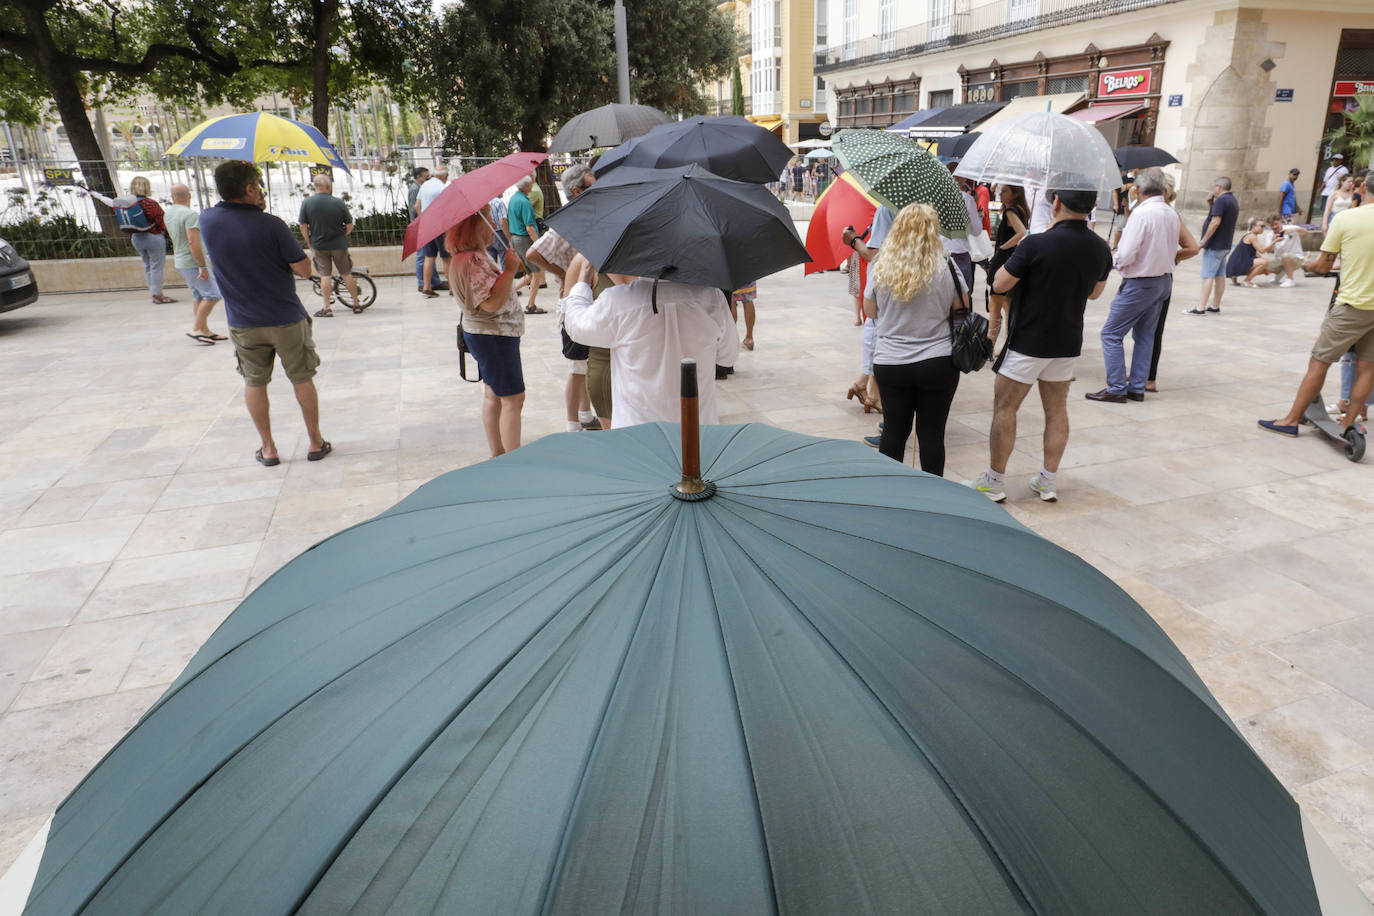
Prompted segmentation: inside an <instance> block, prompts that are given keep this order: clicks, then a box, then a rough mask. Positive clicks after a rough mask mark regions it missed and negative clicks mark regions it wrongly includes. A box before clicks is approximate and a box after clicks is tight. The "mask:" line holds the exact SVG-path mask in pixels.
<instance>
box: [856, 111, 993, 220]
mask: <svg viewBox="0 0 1374 916" xmlns="http://www.w3.org/2000/svg"><path fill="white" fill-rule="evenodd" d="M834 150H835V155H836V156H838V157H839V159H840V163H841V164H842V165H843V166H844V167H845V168H846V169H848V171H849V174H851V175H853V176H854V177H855V178H856V179H857V180H858V182H859V184H861V185H863V189H864V190H865V191H867V192H868V193H869V195H870V196H871V197H873V199H874V200H876V201H878V203H880V204H882V205H884V206H885V207H888V208H890V209H891V210H892V211H893V212H896V211H898V210H900V209H902V208H903V207H905V206H906V205H907V204H930V206H932V207H934V208H935V212H936V213H937V214H939V216H940V234H941V235H944V236H945V237H946V238H952V239H961V238H964V237H966V236H967V235H968V228H969V226H968V210H967V208H965V206H964V196H963V194H962V193H961V192H960V191H959V185H958V184H957V183H956V182H955V180H954V176H952V175H950V173H949V170H948V169H946V168H945V166H944V164H943V163H941V162H940V160H939V159H937V158H936V157H935V156H933V155H931V154H930V153H929V152H927V151H926V150H925V149H923V148H922V147H920V146H918V145H917V144H916V143H915V142H914V141H912V140H908V139H907V138H906V137H903V136H901V135H899V134H893V133H888V132H887V131H885V130H843V131H840V132H839V133H838V134H836V135H835V143H834Z"/></svg>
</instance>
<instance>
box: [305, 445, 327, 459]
mask: <svg viewBox="0 0 1374 916" xmlns="http://www.w3.org/2000/svg"><path fill="white" fill-rule="evenodd" d="M332 451H334V446H332V445H330V444H329V443H328V442H326V443H324V444H323V445H321V446H320V448H319V450H318V451H314V452H306V453H305V460H306V461H319V460H320V459H321V458H323V457H324V456H325V455H328V454H329V453H330V452H332Z"/></svg>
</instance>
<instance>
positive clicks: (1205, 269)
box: [1188, 176, 1240, 315]
mask: <svg viewBox="0 0 1374 916" xmlns="http://www.w3.org/2000/svg"><path fill="white" fill-rule="evenodd" d="M1210 200H1211V204H1212V208H1211V209H1210V210H1208V211H1207V222H1205V223H1203V224H1202V235H1200V236H1199V237H1198V242H1199V244H1201V246H1202V304H1201V305H1199V306H1198V307H1197V308H1195V309H1189V311H1188V314H1190V315H1202V314H1205V313H1206V312H1219V311H1221V294H1222V293H1224V292H1226V256H1227V255H1229V254H1230V253H1231V242H1232V241H1233V239H1234V237H1235V234H1236V220H1237V219H1238V218H1239V217H1240V204H1239V203H1237V202H1236V195H1234V194H1232V193H1231V179H1229V178H1226V177H1225V176H1223V177H1221V178H1218V179H1217V180H1216V182H1215V183H1214V184H1213V186H1212V196H1211V198H1210ZM1209 299H1213V300H1214V301H1213V302H1212V304H1211V305H1208V304H1207V300H1209Z"/></svg>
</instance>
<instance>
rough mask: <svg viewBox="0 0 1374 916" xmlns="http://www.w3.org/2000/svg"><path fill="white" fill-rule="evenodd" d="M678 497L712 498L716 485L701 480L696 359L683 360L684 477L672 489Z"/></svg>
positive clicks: (690, 498) (699, 417)
mask: <svg viewBox="0 0 1374 916" xmlns="http://www.w3.org/2000/svg"><path fill="white" fill-rule="evenodd" d="M671 490H672V494H673V495H674V496H675V497H677V498H678V499H682V500H687V501H689V502H695V501H697V500H699V499H710V498H711V497H712V496H713V495H715V492H716V485H715V484H714V483H712V482H711V481H709V480H702V479H701V414H700V411H699V409H698V407H697V361H696V360H694V359H684V360H683V361H682V480H681V481H679V482H678V483H676V484H674V485H673V486H672V488H671Z"/></svg>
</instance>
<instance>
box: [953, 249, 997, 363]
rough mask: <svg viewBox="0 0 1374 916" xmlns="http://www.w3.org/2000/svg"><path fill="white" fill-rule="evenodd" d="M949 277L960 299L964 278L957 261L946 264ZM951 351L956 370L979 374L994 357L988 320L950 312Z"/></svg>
mask: <svg viewBox="0 0 1374 916" xmlns="http://www.w3.org/2000/svg"><path fill="white" fill-rule="evenodd" d="M945 264H946V266H948V267H949V277H950V279H951V280H953V281H954V295H955V296H959V290H960V289H961V288H962V287H961V285H960V282H959V281H960V277H959V274H958V273H957V272H956V271H957V268H956V267H955V266H954V261H953V259H950V260H947V261H946V262H945ZM949 347H950V357H951V358H952V359H953V360H954V368H956V369H958V370H959V371H960V372H964V373H968V372H977V371H978V370H979V369H981V368H983V364H984V363H986V362H987V361H988V359H989V358H990V357H991V356H992V341H991V340H989V339H988V320H987V319H986V318H984V317H983V316H982V315H979V314H978V313H977V312H975V311H974V310H973V309H972V308H955V307H954V306H953V305H951V306H950V309H949Z"/></svg>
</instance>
